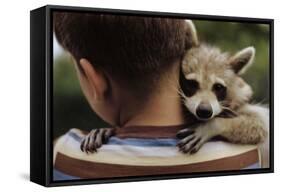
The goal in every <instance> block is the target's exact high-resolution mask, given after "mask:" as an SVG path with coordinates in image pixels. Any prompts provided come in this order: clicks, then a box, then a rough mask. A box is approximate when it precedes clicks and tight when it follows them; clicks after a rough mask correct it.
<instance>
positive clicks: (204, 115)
mask: <svg viewBox="0 0 281 192" xmlns="http://www.w3.org/2000/svg"><path fill="white" fill-rule="evenodd" d="M196 115H197V116H198V117H199V118H201V119H209V118H210V117H212V115H213V110H212V106H211V105H210V104H209V103H200V104H199V106H198V107H197V109H196Z"/></svg>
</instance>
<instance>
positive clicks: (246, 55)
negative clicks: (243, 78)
mask: <svg viewBox="0 0 281 192" xmlns="http://www.w3.org/2000/svg"><path fill="white" fill-rule="evenodd" d="M255 52H256V51H255V48H254V47H247V48H244V49H242V50H241V51H239V52H238V53H236V54H235V55H234V56H232V57H231V58H230V60H229V64H230V66H231V68H232V69H233V71H234V72H235V73H236V74H238V75H241V74H243V73H244V72H245V71H246V70H247V69H248V67H250V66H251V64H252V63H253V61H254V58H255Z"/></svg>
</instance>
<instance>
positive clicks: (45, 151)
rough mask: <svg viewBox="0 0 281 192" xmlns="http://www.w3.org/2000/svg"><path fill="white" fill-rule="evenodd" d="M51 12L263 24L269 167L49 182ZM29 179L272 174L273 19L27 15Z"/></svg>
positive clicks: (41, 181)
mask: <svg viewBox="0 0 281 192" xmlns="http://www.w3.org/2000/svg"><path fill="white" fill-rule="evenodd" d="M53 11H71V12H99V13H114V14H122V15H124V14H125V15H141V16H147V15H149V16H157V17H173V18H189V19H197V20H213V21H233V22H235V21H237V22H246V23H263V24H268V25H269V26H270V70H269V77H270V88H269V89H270V168H265V169H263V168H259V169H251V170H237V171H215V172H200V173H187V174H174V175H161V176H159V175H158V176H145V177H129V178H128V177H127V178H126V177H125V178H118V179H114V178H112V179H95V180H92V179H84V180H69V181H56V182H55V181H53V180H52V163H53V160H52V159H53V143H52V140H51V138H52V137H51V136H52V121H53V119H52V108H53V106H52V105H53V101H52V96H53V91H52V87H53V84H52V77H53V74H52V66H53V26H52V13H53ZM30 45H31V48H30V65H31V66H30V70H31V77H30V78H31V80H30V85H31V92H30V95H31V97H30V103H31V106H30V109H31V114H30V123H31V127H30V180H31V181H33V182H35V183H38V184H40V185H44V186H62V185H81V184H96V183H114V182H129V181H144V180H159V179H177V178H191V177H192V178H195V177H209V176H226V175H242V174H257V173H273V172H274V158H273V157H274V137H273V135H274V128H273V127H274V125H273V119H274V96H273V95H274V90H273V89H274V88H273V87H274V82H273V79H274V77H273V74H274V73H273V71H274V20H273V19H261V18H245V17H231V16H214V15H197V14H186V13H167V12H149V11H136V10H119V9H101V8H88V7H70V6H56V5H46V6H44V7H41V8H38V9H35V10H32V11H31V12H30Z"/></svg>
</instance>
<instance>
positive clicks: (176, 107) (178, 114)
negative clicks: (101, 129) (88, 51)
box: [119, 69, 186, 127]
mask: <svg viewBox="0 0 281 192" xmlns="http://www.w3.org/2000/svg"><path fill="white" fill-rule="evenodd" d="M174 74H175V76H174V78H172V79H174V80H173V81H172V80H171V77H170V81H169V82H167V83H163V84H164V85H165V86H163V89H161V90H159V91H157V93H155V94H151V96H149V99H147V100H145V101H144V102H141V103H139V102H138V98H136V97H131V99H130V98H126V99H125V100H123V103H124V105H122V107H120V109H121V110H120V116H119V117H120V119H119V122H120V126H122V127H124V126H136V125H138V126H141V125H153V126H167V125H181V124H185V123H186V122H185V118H184V112H183V108H182V103H181V102H182V101H181V98H180V96H179V94H178V81H177V77H178V72H177V69H175V71H174Z"/></svg>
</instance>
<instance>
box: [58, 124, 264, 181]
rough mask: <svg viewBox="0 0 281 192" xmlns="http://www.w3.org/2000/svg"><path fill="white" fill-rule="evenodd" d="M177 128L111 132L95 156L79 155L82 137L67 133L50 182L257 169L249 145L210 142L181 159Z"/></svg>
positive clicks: (60, 142) (254, 149) (75, 131)
mask: <svg viewBox="0 0 281 192" xmlns="http://www.w3.org/2000/svg"><path fill="white" fill-rule="evenodd" d="M182 128H184V127H183V126H182V125H181V126H134V127H124V128H117V131H116V134H115V135H114V136H113V137H111V138H110V139H109V141H108V143H107V144H104V145H103V146H102V147H101V148H99V149H98V152H97V153H93V154H86V153H84V152H82V151H81V150H80V144H81V141H82V139H83V138H84V136H85V134H86V133H84V132H83V131H81V130H79V129H75V128H74V129H71V130H70V131H69V132H67V133H66V134H65V135H63V136H61V137H60V138H59V139H58V140H57V141H56V144H55V145H54V156H53V157H54V160H53V163H54V169H53V180H54V181H58V180H70V179H80V178H81V179H99V178H118V177H130V176H151V175H153V176H155V175H161V174H165V175H167V174H183V173H193V172H208V171H223V170H228V171H229V170H239V169H251V168H259V167H260V163H259V154H258V149H257V146H255V145H237V144H231V143H227V142H223V141H211V142H208V143H206V144H205V145H203V147H202V148H201V149H200V150H199V151H198V152H197V153H196V154H193V155H189V154H183V153H181V152H180V151H179V150H178V148H177V146H176V144H177V142H178V141H179V140H178V139H177V138H176V137H175V135H176V133H177V132H178V131H179V130H180V129H182Z"/></svg>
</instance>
